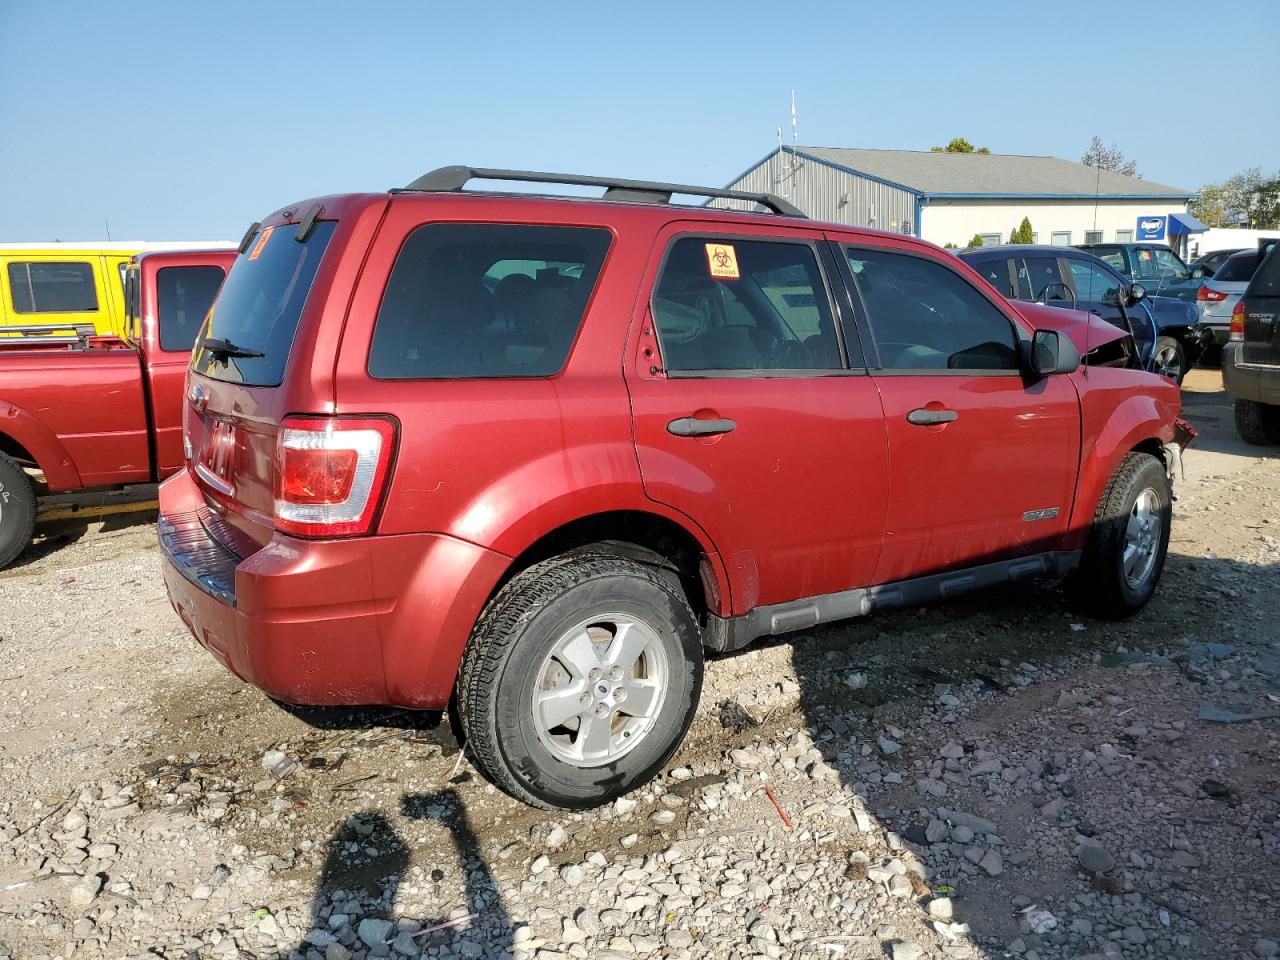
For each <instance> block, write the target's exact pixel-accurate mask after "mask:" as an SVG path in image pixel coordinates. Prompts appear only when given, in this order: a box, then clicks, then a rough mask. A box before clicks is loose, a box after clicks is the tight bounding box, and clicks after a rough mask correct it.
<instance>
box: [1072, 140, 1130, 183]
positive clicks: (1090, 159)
mask: <svg viewBox="0 0 1280 960" xmlns="http://www.w3.org/2000/svg"><path fill="white" fill-rule="evenodd" d="M1080 162H1081V163H1083V164H1084V165H1085V166H1086V167H1097V168H1098V169H1099V170H1110V171H1111V172H1113V173H1123V174H1124V175H1125V176H1126V177H1134V178H1136V179H1138V180H1141V179H1142V174H1140V173H1139V172H1138V162H1137V161H1136V160H1126V159H1125V155H1124V154H1123V153H1122V152H1121V151H1120V148H1119V147H1117V146H1116V145H1115V144H1114V143H1113V144H1112V145H1111V146H1109V147H1106V146H1103V144H1102V138H1101V137H1094V138H1093V142H1092V143H1091V144H1089V149H1088V150H1086V151H1085V154H1084V156H1083V157H1081V158H1080Z"/></svg>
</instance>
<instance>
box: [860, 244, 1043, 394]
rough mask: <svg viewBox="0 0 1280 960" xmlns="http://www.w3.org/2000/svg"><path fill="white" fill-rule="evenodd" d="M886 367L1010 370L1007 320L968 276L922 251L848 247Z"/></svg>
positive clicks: (1013, 361)
mask: <svg viewBox="0 0 1280 960" xmlns="http://www.w3.org/2000/svg"><path fill="white" fill-rule="evenodd" d="M846 254H847V256H848V258H849V267H850V269H851V270H852V271H853V275H854V281H855V282H856V283H857V286H858V289H859V291H860V292H861V293H862V299H863V301H864V302H865V303H866V306H867V318H868V322H869V323H870V326H871V332H872V334H873V336H874V337H875V341H876V346H877V348H878V349H879V351H880V363H881V365H882V366H883V367H884V368H885V369H886V370H1016V369H1018V351H1017V344H1016V341H1015V339H1014V330H1013V326H1012V325H1011V324H1010V322H1009V320H1008V319H1007V318H1006V317H1005V316H1004V314H1002V313H1001V312H1000V311H999V310H997V309H996V307H995V306H994V305H993V304H992V303H991V301H990V300H988V299H987V298H986V297H984V296H983V295H982V294H981V293H979V292H978V290H977V289H976V288H975V287H973V286H971V285H970V284H969V282H968V281H966V280H965V279H964V278H963V277H961V276H959V275H958V274H956V273H953V272H952V271H950V270H948V269H947V268H946V267H944V266H942V265H941V264H939V263H935V262H934V261H932V260H927V259H925V258H923V257H914V256H909V255H907V254H900V253H886V252H883V251H873V250H858V249H848V250H846Z"/></svg>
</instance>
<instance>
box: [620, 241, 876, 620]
mask: <svg viewBox="0 0 1280 960" xmlns="http://www.w3.org/2000/svg"><path fill="white" fill-rule="evenodd" d="M822 239H823V237H822V233H821V232H820V231H816V230H796V229H788V228H786V227H777V228H768V229H766V228H762V227H752V226H745V225H732V226H730V225H722V224H707V223H676V224H671V225H668V227H667V228H666V229H665V230H664V231H662V232H661V233H660V234H659V236H658V240H657V243H656V244H655V248H654V255H653V259H652V261H651V263H650V265H649V267H648V270H647V273H646V280H645V285H644V287H643V289H645V290H646V291H649V295H648V296H646V297H645V298H644V302H643V303H642V304H641V305H640V306H639V307H638V314H637V315H636V317H635V318H634V320H633V323H632V331H633V332H632V341H631V348H630V352H629V360H628V365H627V386H628V389H629V391H630V394H631V404H632V411H633V417H634V430H635V443H636V450H637V454H638V457H639V462H640V472H641V474H642V476H643V480H644V486H645V492H646V493H647V494H648V496H649V497H651V498H652V499H654V500H657V501H659V502H661V503H664V504H667V505H668V506H670V507H673V508H675V509H676V510H678V511H680V512H682V513H684V514H685V515H686V516H688V517H690V518H692V519H693V521H694V522H696V523H698V524H699V525H701V526H702V528H703V529H704V530H705V531H706V532H707V533H708V534H709V535H710V538H711V539H712V540H713V541H714V542H715V543H716V545H717V547H718V548H719V549H720V551H721V553H722V555H723V558H724V562H725V564H726V566H727V567H728V569H729V576H730V582H731V584H732V589H733V596H732V598H731V601H732V609H733V611H734V612H735V613H743V612H746V611H747V610H749V609H751V608H753V607H757V606H762V605H768V604H774V603H780V602H784V601H787V600H795V599H799V598H802V597H809V596H817V595H821V594H828V593H835V592H838V591H841V590H846V589H849V588H851V587H855V586H862V585H866V584H868V583H869V582H870V581H871V577H872V575H873V572H874V570H875V566H876V562H877V559H878V555H879V551H880V541H881V533H882V526H883V520H884V504H885V497H886V495H887V466H888V463H887V450H886V437H885V426H884V418H883V413H882V410H881V406H880V399H879V396H878V394H877V392H876V388H875V384H874V383H873V382H872V381H871V378H870V377H868V376H867V375H866V371H865V368H864V366H863V362H862V356H861V350H860V347H859V345H858V343H857V340H856V337H855V338H845V337H843V335H842V333H841V331H840V329H839V320H840V318H841V317H842V316H843V312H842V311H841V308H840V304H839V303H838V302H837V301H835V300H833V299H832V297H831V294H830V289H829V282H828V281H829V280H830V278H831V276H832V272H833V270H834V262H833V261H832V260H831V259H830V254H829V252H824V251H825V250H826V247H825V244H823V243H822ZM824 261H825V262H824ZM837 285H838V281H837ZM845 310H846V311H847V306H846V308H845ZM846 350H847V353H846ZM846 357H847V359H846Z"/></svg>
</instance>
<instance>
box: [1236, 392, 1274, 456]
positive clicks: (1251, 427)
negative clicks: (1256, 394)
mask: <svg viewBox="0 0 1280 960" xmlns="http://www.w3.org/2000/svg"><path fill="white" fill-rule="evenodd" d="M1235 419H1236V433H1238V434H1240V439H1241V440H1243V441H1244V442H1245V443H1251V444H1254V445H1256V446H1259V447H1266V446H1271V445H1273V444H1277V443H1280V407H1277V406H1275V405H1274V404H1270V403H1259V402H1258V401H1257V400H1236V402H1235Z"/></svg>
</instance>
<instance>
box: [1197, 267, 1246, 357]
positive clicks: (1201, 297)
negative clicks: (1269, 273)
mask: <svg viewBox="0 0 1280 960" xmlns="http://www.w3.org/2000/svg"><path fill="white" fill-rule="evenodd" d="M1260 262H1261V258H1260V257H1259V254H1258V251H1257V250H1242V251H1240V252H1239V253H1233V254H1232V255H1231V256H1229V257H1228V258H1227V260H1226V262H1225V263H1223V264H1222V266H1220V267H1219V268H1218V272H1217V273H1215V274H1214V275H1213V276H1212V277H1210V278H1209V279H1208V280H1206V281H1205V282H1204V283H1203V284H1202V285H1201V286H1200V289H1199V290H1198V291H1196V307H1197V308H1198V309H1199V311H1200V317H1199V319H1198V320H1197V321H1196V332H1197V335H1198V336H1199V338H1200V342H1201V343H1202V344H1203V345H1204V349H1205V351H1206V353H1208V352H1212V353H1215V354H1216V353H1219V352H1220V351H1221V349H1222V347H1223V345H1224V344H1226V342H1227V339H1228V337H1229V335H1230V332H1231V311H1232V310H1234V309H1235V306H1236V303H1237V301H1239V299H1240V295H1241V294H1242V293H1244V291H1245V288H1246V287H1248V286H1249V281H1250V280H1251V279H1252V278H1253V274H1254V271H1255V270H1257V269H1258V264H1259V263H1260Z"/></svg>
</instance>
